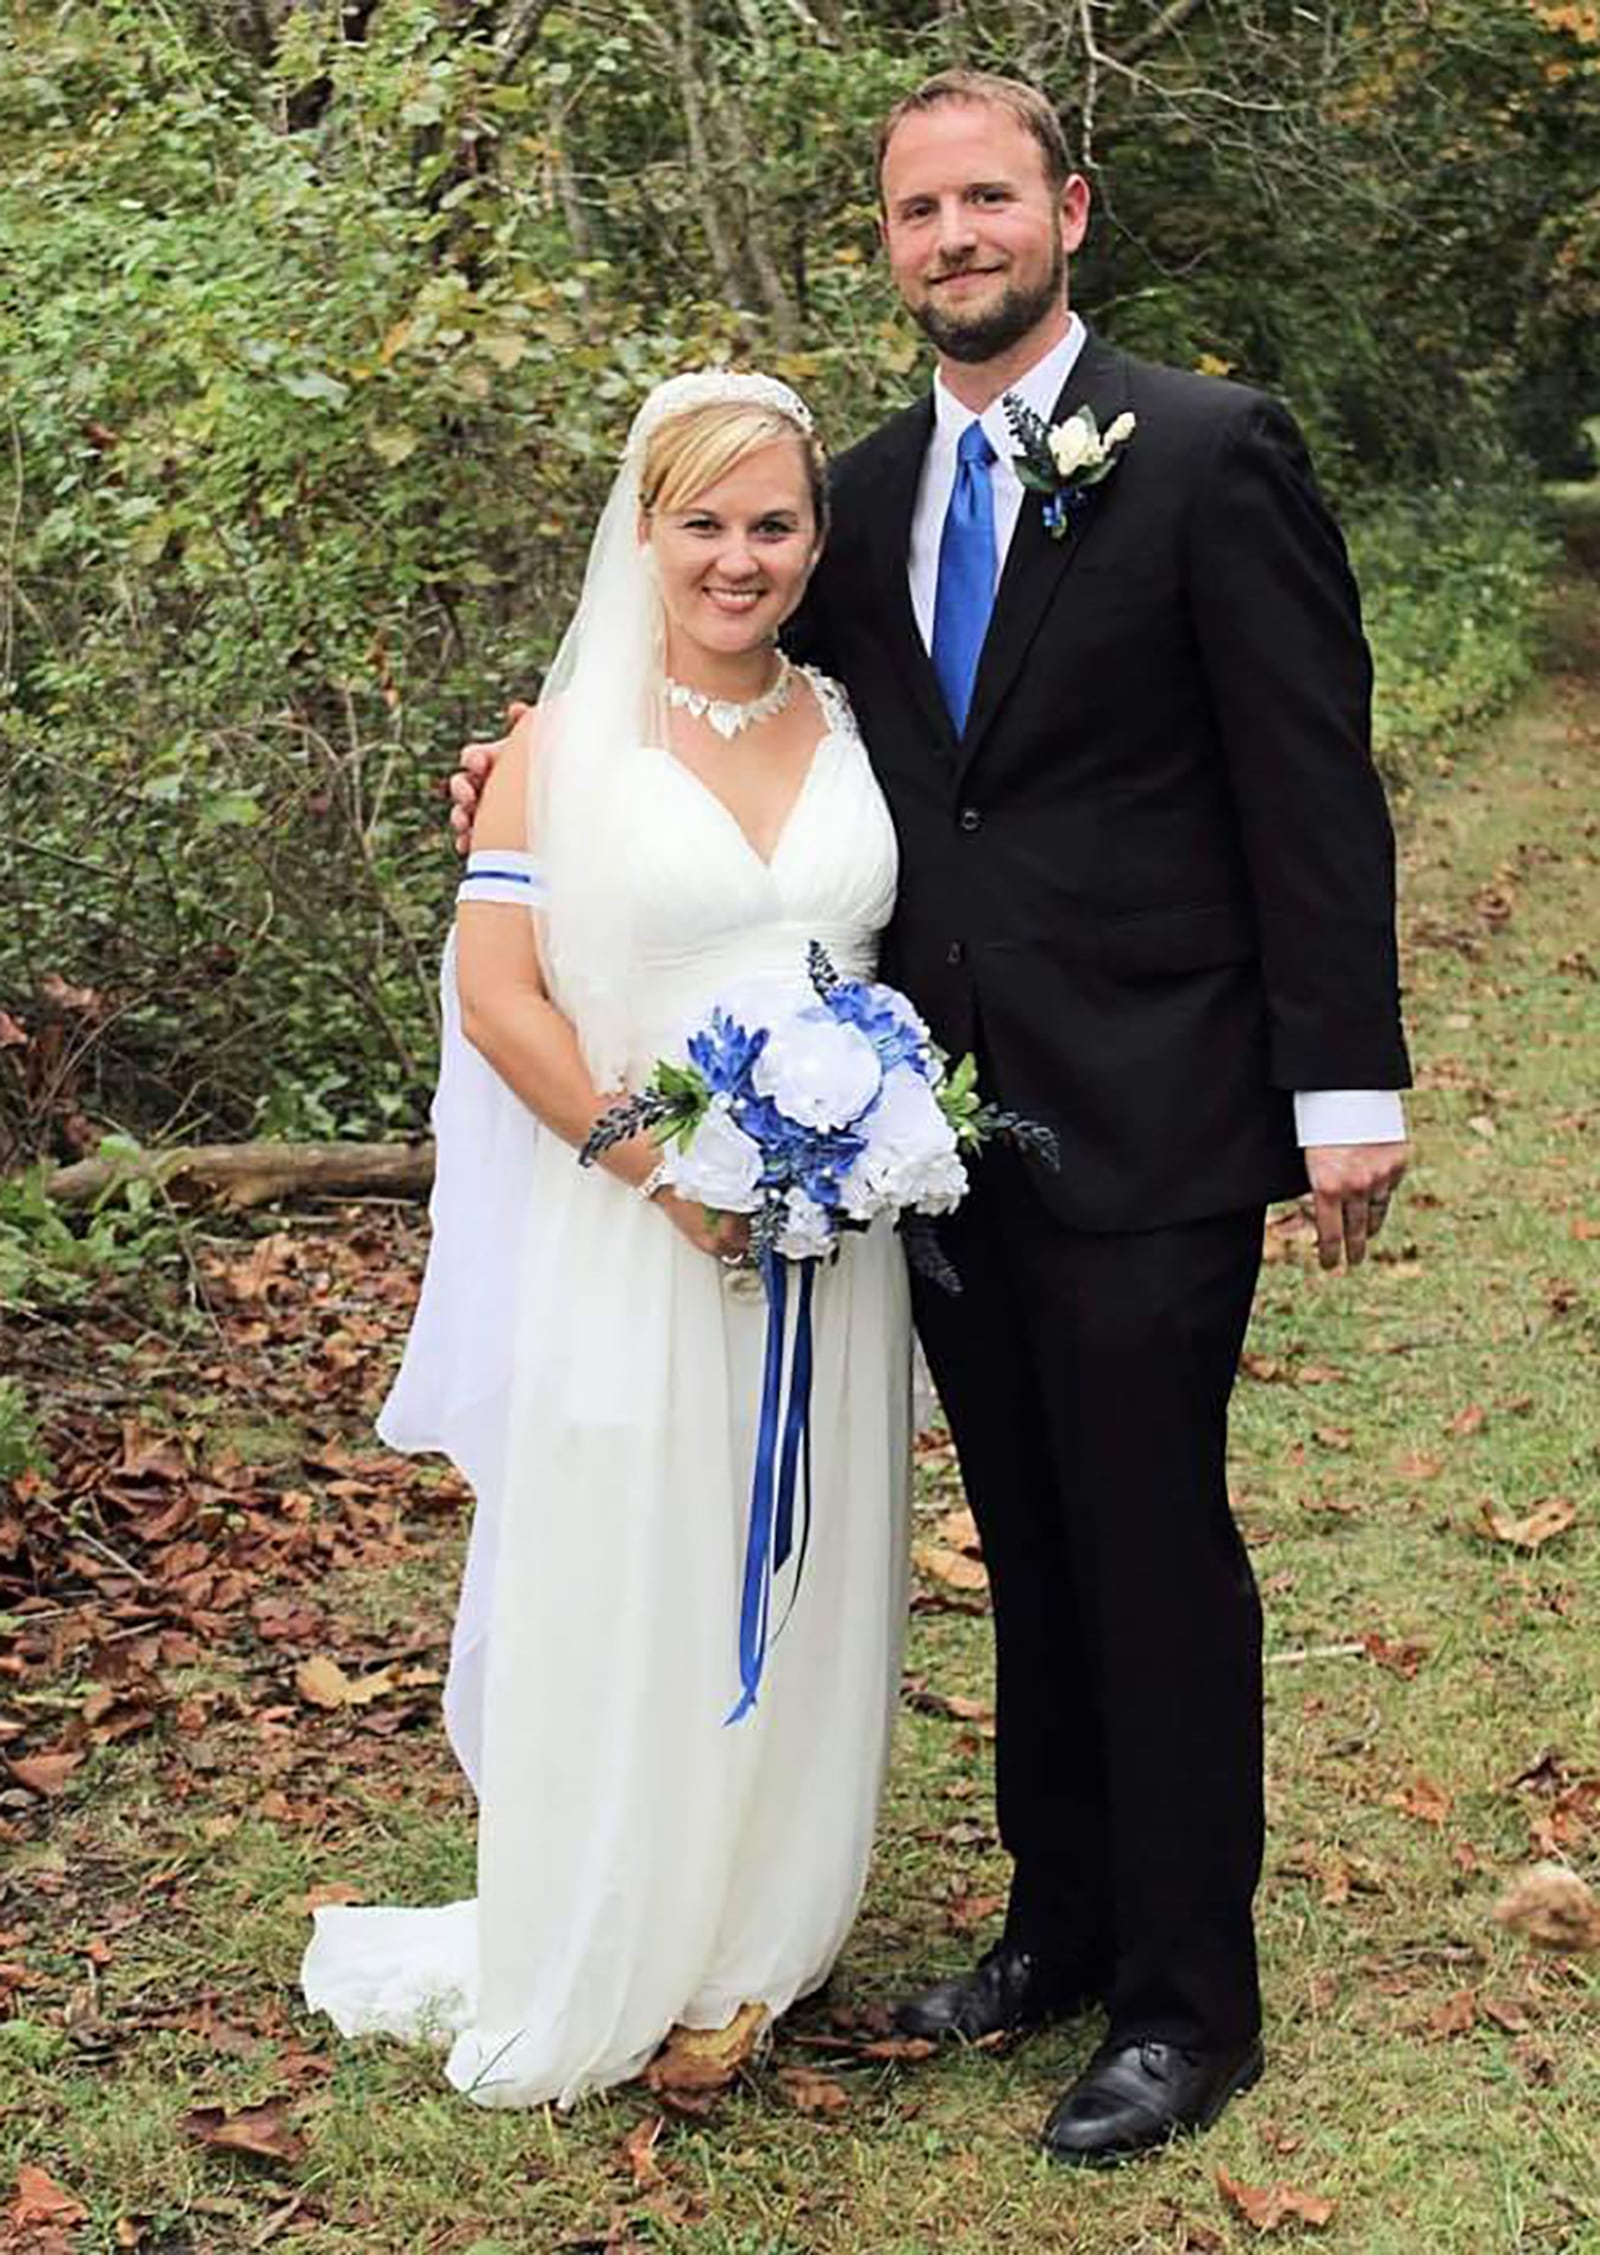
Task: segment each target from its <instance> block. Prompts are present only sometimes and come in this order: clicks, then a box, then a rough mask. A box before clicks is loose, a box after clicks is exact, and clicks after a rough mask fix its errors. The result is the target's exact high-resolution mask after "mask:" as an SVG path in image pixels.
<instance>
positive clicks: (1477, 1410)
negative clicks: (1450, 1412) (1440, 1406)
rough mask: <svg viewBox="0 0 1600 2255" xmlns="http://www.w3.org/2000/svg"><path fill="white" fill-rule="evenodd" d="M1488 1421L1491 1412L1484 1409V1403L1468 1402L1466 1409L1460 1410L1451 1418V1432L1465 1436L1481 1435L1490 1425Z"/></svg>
mask: <svg viewBox="0 0 1600 2255" xmlns="http://www.w3.org/2000/svg"><path fill="white" fill-rule="evenodd" d="M1488 1419H1489V1412H1488V1411H1487V1410H1486V1409H1485V1408H1484V1406H1483V1404H1482V1402H1468V1404H1467V1406H1466V1408H1465V1409H1458V1410H1457V1411H1456V1414H1455V1415H1454V1417H1452V1418H1451V1420H1450V1430H1451V1432H1452V1433H1460V1434H1463V1435H1465V1434H1469V1433H1481V1432H1482V1431H1483V1428H1484V1426H1485V1425H1486V1424H1487V1423H1488Z"/></svg>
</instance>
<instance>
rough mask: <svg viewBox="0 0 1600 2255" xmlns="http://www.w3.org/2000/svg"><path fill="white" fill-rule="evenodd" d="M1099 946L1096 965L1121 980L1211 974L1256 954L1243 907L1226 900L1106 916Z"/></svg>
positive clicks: (1247, 913)
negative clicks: (1171, 973)
mask: <svg viewBox="0 0 1600 2255" xmlns="http://www.w3.org/2000/svg"><path fill="white" fill-rule="evenodd" d="M1099 941H1100V944H1099V949H1098V953H1099V956H1100V960H1101V962H1102V963H1103V964H1104V966H1105V968H1106V969H1107V970H1108V971H1111V972H1114V973H1116V974H1117V975H1118V976H1120V977H1122V978H1149V977H1159V976H1160V974H1161V973H1162V972H1164V971H1211V970H1216V969H1219V968H1221V967H1222V966H1223V965H1225V964H1229V963H1249V962H1251V961H1253V960H1254V958H1255V957H1256V956H1257V955H1259V954H1260V952H1261V950H1260V943H1259V941H1258V940H1257V937H1256V927H1255V919H1254V917H1253V916H1252V915H1251V913H1250V911H1249V909H1248V908H1246V907H1245V906H1244V904H1243V902H1241V901H1231V900H1220V901H1209V902H1200V903H1197V904H1196V905H1194V906H1192V907H1185V908H1146V909H1140V910H1138V911H1137V912H1136V913H1135V914H1133V915H1126V916H1110V917H1107V918H1106V920H1105V921H1104V922H1103V923H1102V924H1101V926H1100V932H1099Z"/></svg>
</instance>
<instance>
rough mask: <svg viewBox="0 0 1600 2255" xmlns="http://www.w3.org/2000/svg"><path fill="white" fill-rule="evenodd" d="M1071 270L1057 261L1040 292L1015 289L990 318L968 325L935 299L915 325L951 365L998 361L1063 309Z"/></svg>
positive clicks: (972, 319) (975, 317) (916, 315)
mask: <svg viewBox="0 0 1600 2255" xmlns="http://www.w3.org/2000/svg"><path fill="white" fill-rule="evenodd" d="M1066 268H1067V262H1066V259H1065V257H1057V258H1056V260H1055V261H1054V264H1053V265H1052V268H1051V271H1050V272H1049V273H1048V274H1047V275H1046V276H1045V277H1044V279H1043V281H1041V282H1039V283H1038V284H1036V285H1035V287H1034V288H1032V289H1027V288H1025V287H1023V286H1022V285H1021V284H1019V283H1013V284H1012V286H1011V287H1010V288H1009V289H1007V290H1004V291H1002V293H1001V295H1000V297H999V299H998V301H997V302H996V303H995V304H994V305H992V306H990V307H989V308H988V310H987V311H986V312H984V313H975V314H970V315H968V316H967V317H966V318H965V319H963V318H962V317H961V315H959V314H957V313H954V312H948V311H946V310H945V308H943V307H942V306H939V305H936V304H934V303H933V302H932V300H931V299H930V300H926V301H924V303H923V304H921V305H920V306H917V307H915V308H914V309H913V312H912V319H913V320H914V321H915V322H916V324H917V326H918V328H919V329H920V330H921V331H922V333H923V335H924V336H925V337H926V338H927V339H928V341H929V343H930V344H931V345H933V346H934V348H935V350H937V351H939V352H942V353H943V354H944V356H945V358H946V359H947V360H959V361H961V362H963V363H964V364H972V363H976V362H978V361H981V360H994V359H996V358H998V356H999V355H1000V354H1001V353H1002V352H1009V351H1010V350H1011V347H1012V346H1013V345H1014V344H1020V343H1021V341H1022V339H1023V338H1024V337H1025V336H1026V335H1027V334H1028V332H1029V330H1030V329H1037V328H1038V327H1039V325H1040V323H1041V322H1042V321H1045V320H1047V319H1048V318H1049V316H1050V315H1051V314H1052V313H1053V312H1054V311H1055V309H1056V307H1057V306H1059V305H1060V303H1061V300H1062V296H1063V294H1064V292H1065V289H1066ZM958 271H959V270H958Z"/></svg>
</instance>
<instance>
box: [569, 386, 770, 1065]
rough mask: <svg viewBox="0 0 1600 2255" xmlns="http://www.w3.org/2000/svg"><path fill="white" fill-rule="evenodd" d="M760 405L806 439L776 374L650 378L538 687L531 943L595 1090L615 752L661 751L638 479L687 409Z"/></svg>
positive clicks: (621, 805)
mask: <svg viewBox="0 0 1600 2255" xmlns="http://www.w3.org/2000/svg"><path fill="white" fill-rule="evenodd" d="M724 402H727V403H729V404H738V405H746V404H748V405H752V406H760V407H765V408H769V409H771V410H772V411H773V412H774V413H776V414H778V415H781V416H783V417H784V419H785V420H786V421H788V422H791V423H793V424H794V425H795V426H796V428H797V429H799V430H800V431H802V432H804V433H806V434H807V435H809V434H810V431H811V427H812V425H811V415H810V412H809V410H808V409H807V407H806V405H805V403H804V401H803V400H802V399H800V397H799V396H798V394H797V393H795V392H792V391H791V390H790V389H789V387H788V385H787V384H783V383H780V382H779V381H778V380H777V378H776V377H773V376H761V375H743V374H740V373H738V372H736V371H734V370H732V369H726V368H700V369H694V370H691V371H690V372H689V373H688V374H687V375H682V376H674V377H671V378H670V379H669V380H668V381H667V382H666V383H664V384H658V385H657V386H656V388H655V390H654V391H653V392H651V393H650V395H649V397H648V398H647V399H646V400H645V403H644V405H643V406H642V407H641V408H640V410H639V412H638V414H637V415H636V416H635V417H634V420H633V427H632V429H631V430H630V431H629V433H628V443H627V446H626V448H625V449H624V451H623V457H622V465H621V468H620V469H619V470H618V472H617V476H616V479H615V482H614V483H613V485H612V488H611V492H610V494H609V496H608V498H607V500H606V505H605V508H604V509H603V510H602V511H601V515H600V523H599V525H598V527H597V528H596V531H595V536H594V541H593V544H592V545H591V547H590V550H589V562H588V566H587V569H586V571H585V573H584V581H583V593H582V595H581V596H580V598H579V600H578V607H577V610H576V612H575V613H574V614H573V619H572V624H571V625H570V626H569V627H568V629H567V631H566V633H565V635H564V636H563V637H562V641H561V647H560V649H559V650H558V651H557V652H556V657H555V662H554V664H553V665H552V666H551V668H550V671H549V674H548V675H547V676H546V679H545V684H544V688H543V690H542V691H541V693H540V698H539V712H540V728H539V741H538V750H537V753H536V756H535V758H534V761H533V767H532V775H531V780H530V783H529V804H528V841H529V844H530V845H531V846H532V847H533V848H534V850H535V851H536V852H537V853H538V854H539V855H540V857H541V859H542V862H543V865H544V873H545V876H546V878H547V881H548V888H549V898H548V904H547V906H546V907H545V909H544V923H543V928H542V929H543V945H544V957H545V965H546V970H547V972H548V974H549V978H550V989H551V994H552V997H553V999H554V1000H555V1001H556V1002H557V1003H558V1004H559V1006H560V1008H561V1009H562V1010H563V1011H565V1013H566V1015H567V1016H568V1017H569V1018H571V1020H572V1022H573V1024H574V1025H575V1026H576V1027H577V1029H578V1037H579V1040H580V1042H581V1043H582V1045H583V1053H584V1059H585V1062H586V1063H587V1065H588V1067H589V1071H590V1073H591V1074H592V1076H593V1078H594V1081H595V1084H596V1086H597V1087H599V1088H601V1089H613V1088H616V1087H618V1086H619V1085H620V1083H621V1079H622V1074H623V1069H624V1066H625V1063H626V1057H627V1040H626V1030H627V989H628V975H629V965H630V956H631V952H632V948H631V930H630V917H629V907H628V871H627V863H626V858H625V856H624V854H623V853H622V851H621V850H620V844H619V840H620V818H621V816H622V814H623V812H624V811H625V804H626V801H625V792H624V788H623V783H622V775H623V761H624V755H625V754H628V753H630V752H631V751H632V750H633V749H634V748H635V747H636V746H638V745H640V744H665V742H666V740H667V737H666V718H667V716H666V693H665V676H666V618H665V613H664V611H663V608H662V603H661V592H660V587H659V584H658V582H657V578H656V572H655V559H654V556H653V554H652V552H651V550H650V548H649V546H648V545H647V544H646V543H645V542H644V541H643V540H642V539H641V537H640V533H641V524H640V478H641V474H642V471H643V465H644V459H645V451H646V448H647V447H648V445H649V441H650V438H651V436H652V434H653V433H654V432H655V431H657V430H659V429H660V428H661V426H662V424H663V423H667V422H670V421H671V420H672V419H673V418H674V417H676V416H679V415H684V414H688V413H690V412H691V411H692V410H693V409H695V408H699V407H709V406H714V405H720V404H722V403H724Z"/></svg>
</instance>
